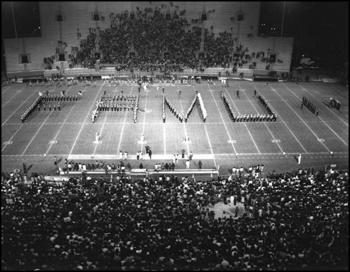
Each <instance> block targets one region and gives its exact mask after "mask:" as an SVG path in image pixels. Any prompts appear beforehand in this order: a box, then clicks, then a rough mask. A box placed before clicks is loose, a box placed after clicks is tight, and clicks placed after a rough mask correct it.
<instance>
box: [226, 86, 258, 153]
mask: <svg viewBox="0 0 350 272" xmlns="http://www.w3.org/2000/svg"><path fill="white" fill-rule="evenodd" d="M224 90H225V91H226V92H227V94H228V96H229V97H230V99H231V101H232V104H233V106H234V107H235V108H236V110H237V112H238V114H240V113H239V110H238V108H237V107H236V104H235V102H234V101H233V99H232V97H231V95H230V93H229V91H228V90H227V89H226V88H225V87H224ZM243 124H244V125H245V127H246V129H247V131H248V133H249V136H250V138H252V141H253V143H254V145H255V148H256V150H258V152H259V154H260V153H261V152H260V150H259V148H258V146H257V144H256V142H255V141H254V138H253V136H252V134H251V133H250V130H249V129H248V126H247V124H246V123H245V122H243Z"/></svg>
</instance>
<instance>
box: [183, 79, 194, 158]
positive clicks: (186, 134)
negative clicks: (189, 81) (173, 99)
mask: <svg viewBox="0 0 350 272" xmlns="http://www.w3.org/2000/svg"><path fill="white" fill-rule="evenodd" d="M192 87H193V86H192ZM194 92H195V93H196V91H194ZM180 106H181V114H182V113H183V117H185V116H184V114H185V111H184V108H183V106H182V98H181V95H180ZM182 124H183V126H184V128H185V139H187V137H186V136H188V137H190V135H188V133H187V129H186V122H185V120H183V121H182ZM186 146H187V154H190V145H189V142H188V141H186Z"/></svg>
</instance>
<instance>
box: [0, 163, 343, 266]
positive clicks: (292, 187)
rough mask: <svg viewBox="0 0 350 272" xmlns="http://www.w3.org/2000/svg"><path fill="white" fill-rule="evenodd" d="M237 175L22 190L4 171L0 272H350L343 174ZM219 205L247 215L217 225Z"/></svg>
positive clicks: (30, 185) (86, 180)
mask: <svg viewBox="0 0 350 272" xmlns="http://www.w3.org/2000/svg"><path fill="white" fill-rule="evenodd" d="M237 169H238V168H237ZM258 169H260V168H257V169H256V171H259V170H258ZM237 172H239V174H237ZM237 172H236V171H234V173H233V174H232V175H230V176H229V177H225V178H223V177H219V178H218V179H217V180H214V179H213V180H208V181H198V180H193V179H188V178H177V177H176V176H174V175H172V176H160V177H159V178H143V179H139V180H131V179H129V178H126V177H123V176H118V177H117V178H115V177H114V179H113V180H112V181H111V180H110V179H109V178H104V177H102V176H101V177H100V178H90V177H87V176H86V175H83V176H81V177H79V178H70V179H69V181H62V182H49V181H45V180H44V175H42V174H37V173H32V174H31V176H28V178H27V179H28V180H27V182H26V183H24V176H23V175H22V174H21V173H18V172H16V173H2V182H1V192H2V194H1V198H2V209H1V217H2V229H1V234H2V235H1V237H2V238H1V246H2V264H1V268H2V269H3V270H9V269H19V270H22V269H26V270H27V269H29V270H31V269H36V270H50V269H62V270H63V269H72V270H85V269H95V270H96V269H98V270H103V269H108V270H111V269H117V270H120V269H121V270H149V269H156V270H182V269H186V270H197V269H204V270H257V269H263V270H285V269H298V270H299V269H304V270H309V269H325V268H332V269H337V270H338V269H348V238H349V237H348V233H349V231H348V220H349V218H348V212H349V210H348V189H349V188H348V174H347V172H341V171H333V172H330V171H327V172H325V171H318V172H314V171H313V169H311V170H310V169H299V170H297V171H293V172H287V173H281V174H276V173H275V171H273V172H272V173H266V174H265V175H264V176H265V177H262V176H261V177H259V176H255V175H249V176H247V177H244V175H242V174H241V172H240V171H237ZM218 202H224V203H228V202H231V203H232V202H233V203H232V204H233V205H236V204H237V203H241V204H243V205H244V213H243V215H242V216H238V215H237V214H235V215H234V216H232V215H231V216H222V217H219V218H217V217H216V216H215V213H214V212H213V211H211V210H210V209H209V208H210V207H212V206H213V205H214V204H215V203H218Z"/></svg>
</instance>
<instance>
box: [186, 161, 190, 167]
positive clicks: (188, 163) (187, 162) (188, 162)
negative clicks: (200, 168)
mask: <svg viewBox="0 0 350 272" xmlns="http://www.w3.org/2000/svg"><path fill="white" fill-rule="evenodd" d="M186 169H190V160H187V161H186Z"/></svg>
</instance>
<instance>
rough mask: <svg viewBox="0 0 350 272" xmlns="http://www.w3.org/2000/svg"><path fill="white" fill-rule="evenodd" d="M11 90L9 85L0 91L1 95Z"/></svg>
mask: <svg viewBox="0 0 350 272" xmlns="http://www.w3.org/2000/svg"><path fill="white" fill-rule="evenodd" d="M7 87H8V89H6V90H5V88H7ZM10 89H11V85H9V86H5V87H4V88H3V89H2V91H1V95H3V94H4V93H6V92H7V91H8V90H10Z"/></svg>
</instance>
